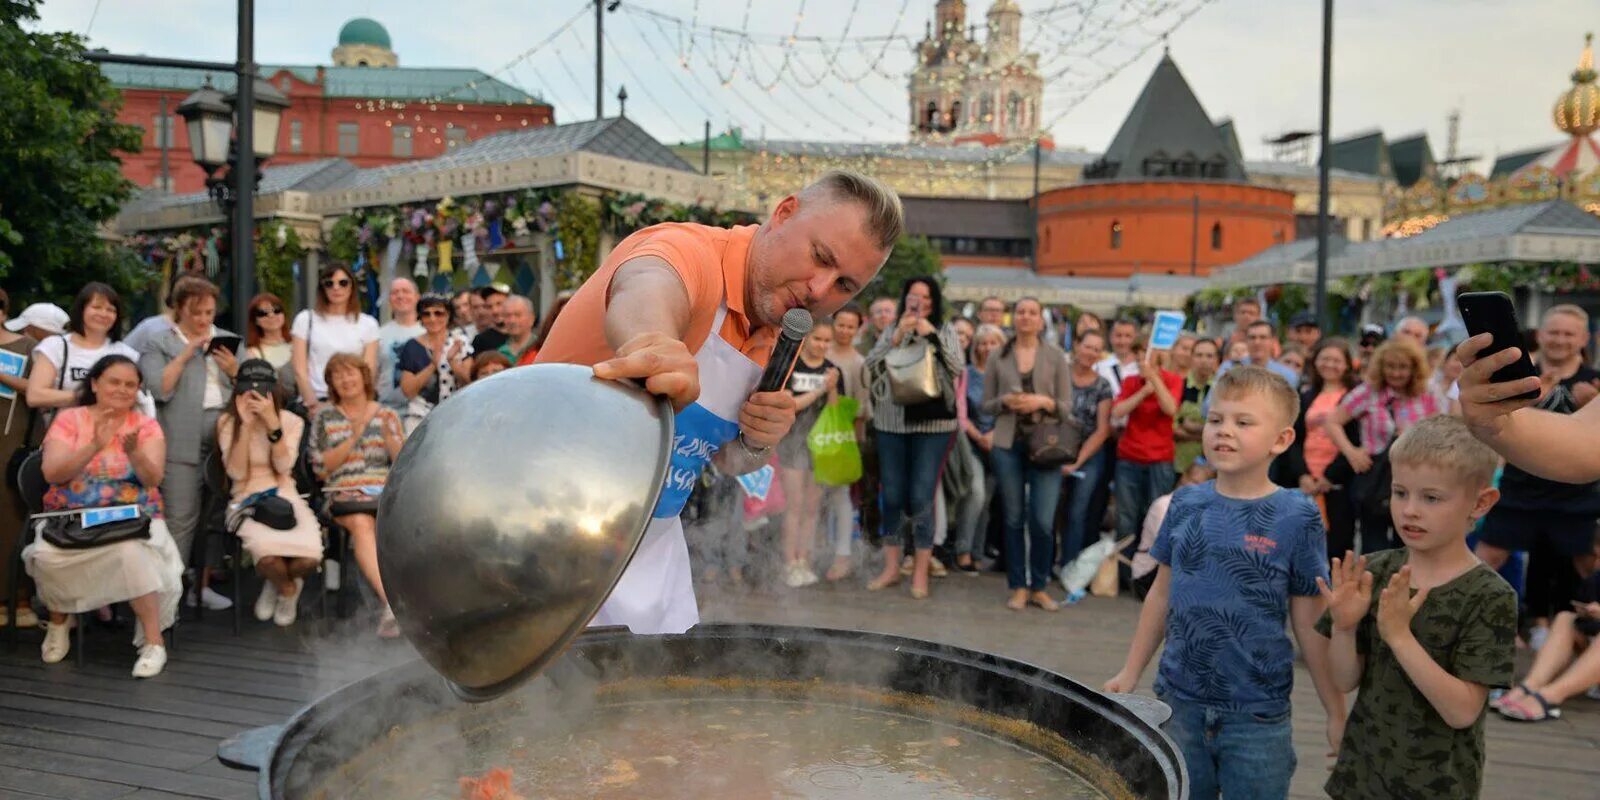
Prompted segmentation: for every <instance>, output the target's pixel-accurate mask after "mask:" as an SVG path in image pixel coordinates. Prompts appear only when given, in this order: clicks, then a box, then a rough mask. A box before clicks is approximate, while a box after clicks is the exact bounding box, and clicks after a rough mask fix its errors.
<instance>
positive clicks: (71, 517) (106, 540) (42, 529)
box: [37, 509, 150, 550]
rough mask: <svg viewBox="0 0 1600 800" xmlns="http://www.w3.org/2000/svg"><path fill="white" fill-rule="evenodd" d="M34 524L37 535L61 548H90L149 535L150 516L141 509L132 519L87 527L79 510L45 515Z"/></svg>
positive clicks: (147, 537)
mask: <svg viewBox="0 0 1600 800" xmlns="http://www.w3.org/2000/svg"><path fill="white" fill-rule="evenodd" d="M86 510H87V511H92V510H93V509H86ZM37 524H38V526H39V527H38V529H37V530H38V533H39V538H41V539H43V540H45V541H46V542H49V543H50V544H52V545H55V546H56V547H59V548H61V549H62V550H89V549H92V548H95V547H105V546H106V545H109V544H116V543H117V542H125V541H128V540H130V539H149V538H150V518H149V517H148V516H145V514H144V512H143V511H140V512H139V514H138V515H137V516H135V517H133V518H131V519H120V520H117V521H115V522H106V523H102V524H99V525H94V526H91V527H87V528H86V527H84V526H83V513H82V512H75V513H71V514H58V515H55V516H49V517H44V518H42V519H40V520H38V523H37Z"/></svg>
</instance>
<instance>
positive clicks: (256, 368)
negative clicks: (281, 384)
mask: <svg viewBox="0 0 1600 800" xmlns="http://www.w3.org/2000/svg"><path fill="white" fill-rule="evenodd" d="M233 384H234V386H235V387H236V390H237V391H239V392H250V391H254V392H260V393H261V394H270V393H271V392H272V390H273V389H276V388H278V370H277V369H275V368H273V366H272V364H271V363H270V362H268V361H267V360H266V359H261V358H250V359H246V360H245V361H244V363H242V364H240V365H239V371H238V372H237V373H235V374H234V376H233Z"/></svg>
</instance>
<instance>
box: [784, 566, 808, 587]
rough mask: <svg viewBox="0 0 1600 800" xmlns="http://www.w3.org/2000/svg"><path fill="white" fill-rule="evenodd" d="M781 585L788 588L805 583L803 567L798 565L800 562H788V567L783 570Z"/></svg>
mask: <svg viewBox="0 0 1600 800" xmlns="http://www.w3.org/2000/svg"><path fill="white" fill-rule="evenodd" d="M783 585H785V586H787V587H789V588H790V589H798V588H800V587H802V586H804V585H806V575H805V567H802V566H800V562H798V561H791V562H789V566H788V568H786V569H785V570H784V572H783Z"/></svg>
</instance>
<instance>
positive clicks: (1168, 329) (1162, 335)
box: [1150, 311, 1184, 350]
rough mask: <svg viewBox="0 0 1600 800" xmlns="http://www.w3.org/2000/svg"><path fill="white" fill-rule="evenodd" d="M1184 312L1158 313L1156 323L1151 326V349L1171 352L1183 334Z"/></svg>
mask: <svg viewBox="0 0 1600 800" xmlns="http://www.w3.org/2000/svg"><path fill="white" fill-rule="evenodd" d="M1183 320H1184V317H1183V312H1181V311H1157V312H1156V321H1155V324H1154V325H1151V326H1150V349H1152V350H1171V349H1172V346H1173V345H1175V344H1177V343H1178V334H1180V333H1182V332H1183Z"/></svg>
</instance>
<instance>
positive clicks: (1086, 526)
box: [1056, 449, 1106, 567]
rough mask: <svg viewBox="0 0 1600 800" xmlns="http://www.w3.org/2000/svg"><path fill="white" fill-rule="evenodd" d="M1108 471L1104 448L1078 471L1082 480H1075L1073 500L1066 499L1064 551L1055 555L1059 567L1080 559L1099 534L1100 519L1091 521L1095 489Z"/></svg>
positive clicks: (1062, 539)
mask: <svg viewBox="0 0 1600 800" xmlns="http://www.w3.org/2000/svg"><path fill="white" fill-rule="evenodd" d="M1105 468H1106V451H1105V450H1104V449H1101V450H1100V452H1098V453H1095V454H1094V456H1093V457H1092V458H1090V459H1089V460H1088V461H1086V462H1084V464H1083V469H1081V470H1079V471H1080V472H1081V473H1082V474H1083V477H1081V478H1073V479H1072V497H1070V498H1068V500H1067V519H1066V525H1065V526H1064V527H1063V529H1062V531H1061V550H1060V551H1059V552H1057V553H1056V566H1060V567H1064V566H1066V565H1067V564H1068V563H1070V562H1071V561H1072V559H1074V558H1077V557H1078V553H1079V552H1081V551H1082V550H1083V546H1084V544H1086V543H1088V542H1089V539H1090V537H1091V536H1093V535H1095V534H1098V533H1099V532H1100V520H1098V519H1090V516H1089V511H1090V506H1091V505H1092V504H1093V502H1094V490H1095V487H1096V486H1099V485H1100V480H1101V477H1102V474H1103V473H1104V472H1105Z"/></svg>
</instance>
